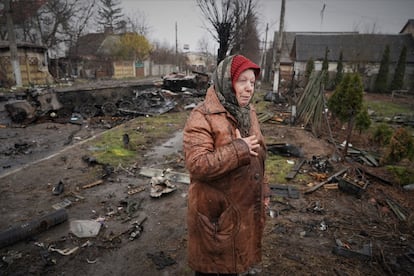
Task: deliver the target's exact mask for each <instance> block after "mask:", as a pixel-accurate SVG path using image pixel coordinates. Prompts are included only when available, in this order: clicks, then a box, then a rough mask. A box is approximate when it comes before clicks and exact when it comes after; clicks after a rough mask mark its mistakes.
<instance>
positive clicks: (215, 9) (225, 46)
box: [196, 0, 254, 64]
mask: <svg viewBox="0 0 414 276" xmlns="http://www.w3.org/2000/svg"><path fill="white" fill-rule="evenodd" d="M196 2H197V5H198V7H199V8H200V10H201V12H202V14H203V15H204V16H205V18H206V19H207V21H208V22H209V23H210V24H211V28H207V30H208V32H209V33H210V34H211V35H212V36H213V38H214V39H215V40H216V41H217V42H218V43H219V49H218V52H217V64H218V63H219V62H220V61H222V60H223V59H224V58H225V57H226V55H227V53H228V52H229V50H230V49H231V46H232V43H233V41H234V39H235V37H236V36H238V35H239V34H240V32H241V31H240V29H239V28H240V27H241V26H244V25H245V23H246V20H247V16H248V14H250V13H251V12H252V11H251V9H253V7H254V5H253V4H252V3H253V0H221V5H220V6H218V5H217V1H216V0H196Z"/></svg>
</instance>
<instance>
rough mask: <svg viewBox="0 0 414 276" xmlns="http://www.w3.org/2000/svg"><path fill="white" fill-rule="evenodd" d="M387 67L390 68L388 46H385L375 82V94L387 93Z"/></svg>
mask: <svg viewBox="0 0 414 276" xmlns="http://www.w3.org/2000/svg"><path fill="white" fill-rule="evenodd" d="M389 66H390V46H389V45H387V46H386V47H385V50H384V53H383V55H382V59H381V64H380V68H379V72H378V75H377V78H376V80H375V86H374V89H375V91H376V92H379V93H385V92H386V91H387V80H388V71H389Z"/></svg>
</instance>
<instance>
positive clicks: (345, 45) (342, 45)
mask: <svg viewBox="0 0 414 276" xmlns="http://www.w3.org/2000/svg"><path fill="white" fill-rule="evenodd" d="M386 45H389V47H390V62H397V61H398V58H399V56H400V53H401V50H402V48H403V47H404V45H405V46H406V47H407V62H409V63H414V39H413V38H412V36H411V35H410V34H396V35H385V34H342V35H338V34H336V35H330V34H317V35H308V34H298V35H296V38H295V42H294V46H293V47H292V52H291V55H292V57H293V58H294V59H295V60H296V61H307V60H309V59H310V58H312V59H313V60H323V59H324V57H325V49H326V48H328V50H329V53H328V60H330V61H337V60H338V58H339V55H340V52H341V51H342V52H343V60H344V61H347V62H380V61H381V59H382V56H383V53H384V50H385V47H386Z"/></svg>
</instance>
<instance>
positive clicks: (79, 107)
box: [1, 73, 209, 123]
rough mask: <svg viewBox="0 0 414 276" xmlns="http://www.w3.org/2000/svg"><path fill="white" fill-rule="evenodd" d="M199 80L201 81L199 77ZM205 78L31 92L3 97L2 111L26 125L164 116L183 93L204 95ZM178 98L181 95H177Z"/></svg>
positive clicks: (170, 77) (168, 78)
mask: <svg viewBox="0 0 414 276" xmlns="http://www.w3.org/2000/svg"><path fill="white" fill-rule="evenodd" d="M200 76H201V77H200ZM208 81H209V80H208V76H207V75H205V74H202V75H201V74H200V73H198V74H195V75H192V76H185V77H183V76H181V75H178V74H170V75H168V76H166V77H164V78H163V82H162V85H157V84H156V83H154V82H148V81H138V82H125V83H124V82H121V83H120V82H111V83H107V84H101V85H96V86H95V87H92V86H76V87H75V86H74V87H66V88H56V89H55V88H44V89H40V88H31V89H27V90H26V91H24V92H18V93H13V94H12V95H3V97H2V98H3V99H1V100H2V101H5V102H6V103H5V104H4V109H5V111H7V113H8V116H9V117H10V119H11V121H12V122H14V123H30V122H34V121H36V120H37V119H39V118H41V117H44V116H49V117H51V118H55V117H57V118H66V117H70V116H73V115H75V116H77V117H79V116H81V117H82V118H84V119H87V118H91V117H95V116H128V115H131V116H141V115H149V116H153V115H157V114H163V113H166V112H168V111H170V110H172V109H174V107H175V106H176V104H177V103H176V102H175V100H174V97H175V96H177V95H178V96H180V92H186V94H188V93H189V94H191V95H194V96H201V95H203V94H204V93H205V89H206V88H207V84H208ZM181 94H182V93H181Z"/></svg>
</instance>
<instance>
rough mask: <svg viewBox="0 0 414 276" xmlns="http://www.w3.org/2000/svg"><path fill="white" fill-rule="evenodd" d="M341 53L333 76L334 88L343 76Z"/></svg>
mask: <svg viewBox="0 0 414 276" xmlns="http://www.w3.org/2000/svg"><path fill="white" fill-rule="evenodd" d="M342 62H343V53H342V51H341V52H340V53H339V60H338V64H337V65H336V75H335V86H337V85H339V84H340V83H341V80H342V78H343V76H344V65H343V63H342Z"/></svg>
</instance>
